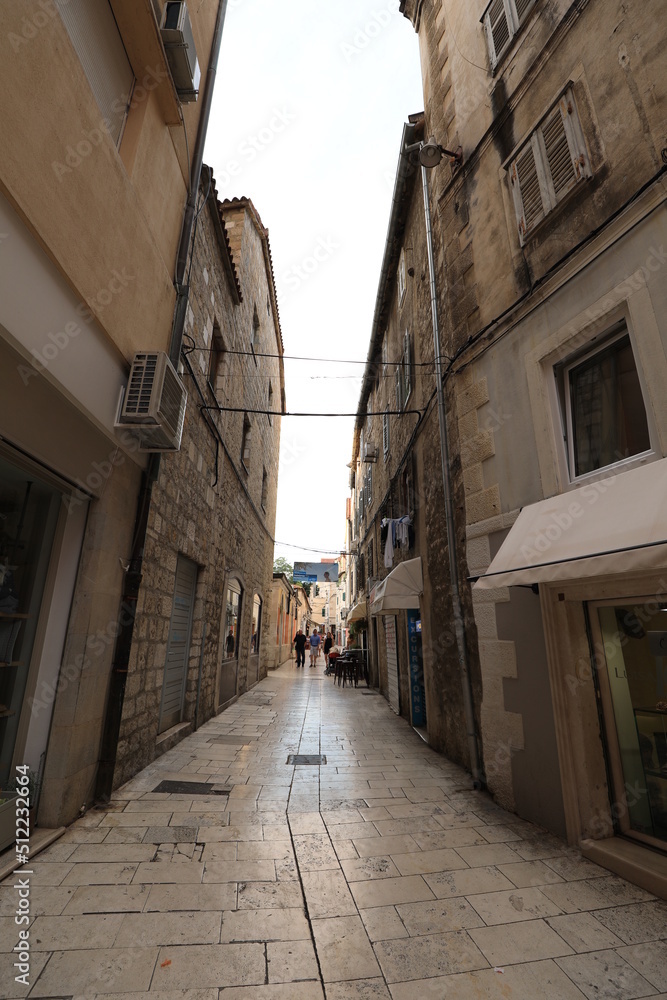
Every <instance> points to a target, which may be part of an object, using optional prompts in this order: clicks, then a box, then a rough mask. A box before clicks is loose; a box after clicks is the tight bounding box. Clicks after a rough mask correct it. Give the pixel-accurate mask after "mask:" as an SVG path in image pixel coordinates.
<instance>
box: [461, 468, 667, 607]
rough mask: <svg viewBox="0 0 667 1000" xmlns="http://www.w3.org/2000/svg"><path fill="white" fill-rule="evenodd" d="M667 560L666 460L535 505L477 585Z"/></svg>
mask: <svg viewBox="0 0 667 1000" xmlns="http://www.w3.org/2000/svg"><path fill="white" fill-rule="evenodd" d="M665 567H667V459H661V460H660V461H658V462H651V463H649V464H648V465H644V466H641V467H640V468H637V469H632V470H631V471H629V472H623V473H619V474H618V475H616V476H612V477H610V478H609V479H601V480H598V481H597V482H594V483H589V484H588V485H586V486H581V487H579V489H576V490H570V491H569V492H568V493H561V494H559V495H558V496H555V497H550V498H549V499H548V500H541V501H540V502H539V503H534V504H531V505H530V506H529V507H524V509H523V510H522V511H521V513H520V514H519V517H518V518H517V520H516V521H515V523H514V525H513V526H512V528H511V530H510V533H509V535H508V536H507V538H506V539H505V541H504V542H503V544H502V545H501V546H500V549H499V550H498V553H497V555H496V557H495V559H494V560H493V561H492V563H491V565H490V566H489V568H488V570H487V571H486V573H485V574H484V575H483V576H481V577H480V578H479V579H478V580H477V582H476V583H475V588H477V589H491V588H492V587H511V586H515V585H517V584H533V583H550V582H556V581H559V580H576V579H579V578H583V577H591V576H603V575H607V574H614V575H618V574H625V575H627V574H628V573H638V572H654V571H656V570H662V569H664V568H665Z"/></svg>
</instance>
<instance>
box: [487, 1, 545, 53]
mask: <svg viewBox="0 0 667 1000" xmlns="http://www.w3.org/2000/svg"><path fill="white" fill-rule="evenodd" d="M534 5H535V0H491V3H490V4H489V6H488V7H487V8H486V10H485V11H484V15H483V17H482V23H483V25H484V28H485V30H486V41H487V44H488V46H489V57H490V59H491V66H492V68H493V69H495V68H496V66H497V65H498V62H499V60H500V58H501V56H503V55H504V54H505V52H506V51H507V49H508V48H509V46H510V43H511V41H512V39H513V38H514V36H515V35H516V33H517V32H518V30H519V28H520V27H521V25H522V24H523V22H524V21H525V20H526V18H527V17H528V14H529V13H530V10H531V8H532V7H533V6H534Z"/></svg>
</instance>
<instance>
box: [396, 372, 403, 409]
mask: <svg viewBox="0 0 667 1000" xmlns="http://www.w3.org/2000/svg"><path fill="white" fill-rule="evenodd" d="M401 367H402V366H401V365H400V364H397V365H396V372H395V378H396V409H397V410H400V409H401V399H402V395H401V380H402V372H401Z"/></svg>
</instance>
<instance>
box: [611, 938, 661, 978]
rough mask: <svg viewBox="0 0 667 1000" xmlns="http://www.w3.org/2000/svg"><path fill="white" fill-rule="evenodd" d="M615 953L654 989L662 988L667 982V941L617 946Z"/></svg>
mask: <svg viewBox="0 0 667 1000" xmlns="http://www.w3.org/2000/svg"><path fill="white" fill-rule="evenodd" d="M616 954H617V955H620V956H621V958H623V959H625V961H626V962H627V963H628V964H629V965H631V966H632V967H633V969H636V970H637V972H639V973H640V975H642V976H643V978H644V979H646V981H647V982H649V983H651V985H652V986H655V988H656V989H664V987H665V985H666V984H667V941H652V942H651V943H650V944H640V945H632V947H630V948H618V949H617V951H616Z"/></svg>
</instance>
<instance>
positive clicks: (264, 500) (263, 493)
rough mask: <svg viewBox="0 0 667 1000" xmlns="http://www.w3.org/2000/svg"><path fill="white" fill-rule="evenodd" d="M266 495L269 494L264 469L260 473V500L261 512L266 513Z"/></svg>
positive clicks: (267, 475)
mask: <svg viewBox="0 0 667 1000" xmlns="http://www.w3.org/2000/svg"><path fill="white" fill-rule="evenodd" d="M268 494H269V474H268V472H267V471H266V469H264V471H263V472H262V500H261V503H262V510H263V511H266V498H267V496H268Z"/></svg>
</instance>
